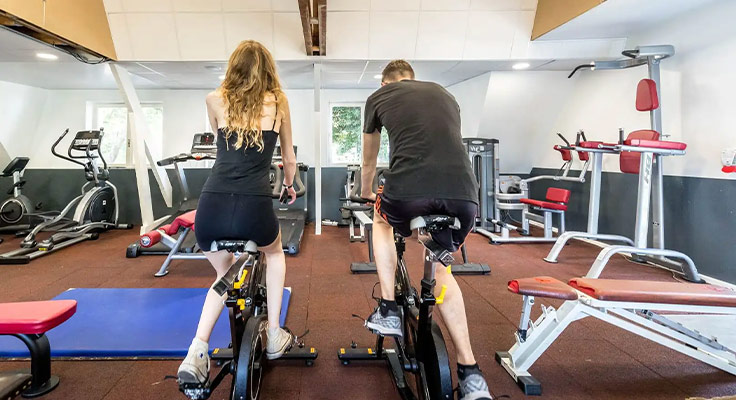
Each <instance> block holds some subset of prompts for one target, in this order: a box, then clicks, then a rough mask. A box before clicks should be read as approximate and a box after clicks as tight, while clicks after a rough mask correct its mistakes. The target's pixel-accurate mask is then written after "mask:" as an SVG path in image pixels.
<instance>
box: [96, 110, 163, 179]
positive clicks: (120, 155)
mask: <svg viewBox="0 0 736 400" xmlns="http://www.w3.org/2000/svg"><path fill="white" fill-rule="evenodd" d="M143 115H144V118H145V119H146V124H147V125H148V129H149V131H150V133H151V135H152V136H153V137H161V135H162V132H163V107H161V106H160V105H147V106H146V105H144V106H143ZM95 122H96V125H95V126H94V127H93V128H94V129H99V128H101V127H102V128H105V136H104V138H103V139H102V149H101V150H102V156H103V157H105V160H106V161H107V162H108V164H110V165H126V164H127V161H128V108H127V107H125V106H123V105H100V106H98V107H97V120H96V121H95Z"/></svg>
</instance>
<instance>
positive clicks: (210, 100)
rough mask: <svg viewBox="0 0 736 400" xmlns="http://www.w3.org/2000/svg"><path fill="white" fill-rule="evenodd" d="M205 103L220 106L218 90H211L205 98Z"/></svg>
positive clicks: (220, 97) (220, 98)
mask: <svg viewBox="0 0 736 400" xmlns="http://www.w3.org/2000/svg"><path fill="white" fill-rule="evenodd" d="M205 101H206V102H207V104H209V105H219V104H222V94H221V93H220V91H219V90H213V91H211V92H209V93H207V96H206V97H205Z"/></svg>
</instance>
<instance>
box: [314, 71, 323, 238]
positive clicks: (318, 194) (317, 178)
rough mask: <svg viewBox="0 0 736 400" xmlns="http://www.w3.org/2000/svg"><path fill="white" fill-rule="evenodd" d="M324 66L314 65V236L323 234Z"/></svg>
mask: <svg viewBox="0 0 736 400" xmlns="http://www.w3.org/2000/svg"><path fill="white" fill-rule="evenodd" d="M321 68H322V65H320V64H317V63H315V64H314V114H313V117H312V123H313V129H314V149H315V152H314V154H315V155H314V158H315V160H314V234H315V235H321V234H322V129H321V127H322V124H321V122H322V117H321V112H320V110H321V108H322V107H321V106H322V103H321V96H320V95H321V92H322V82H321V78H322V74H321Z"/></svg>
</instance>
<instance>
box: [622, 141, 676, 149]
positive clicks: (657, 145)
mask: <svg viewBox="0 0 736 400" xmlns="http://www.w3.org/2000/svg"><path fill="white" fill-rule="evenodd" d="M624 144H625V145H627V146H635V147H651V148H653V149H667V150H685V149H686V148H687V144H686V143H681V142H668V141H665V140H646V139H627V140H626V141H624Z"/></svg>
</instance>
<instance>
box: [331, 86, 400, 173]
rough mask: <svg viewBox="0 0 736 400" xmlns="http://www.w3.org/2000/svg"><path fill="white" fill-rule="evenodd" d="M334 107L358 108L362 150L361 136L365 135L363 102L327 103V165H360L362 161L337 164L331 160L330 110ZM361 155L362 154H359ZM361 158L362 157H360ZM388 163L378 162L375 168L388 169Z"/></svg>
mask: <svg viewBox="0 0 736 400" xmlns="http://www.w3.org/2000/svg"><path fill="white" fill-rule="evenodd" d="M335 107H358V108H360V141H359V142H360V147H361V149H362V148H363V134H364V133H365V129H364V128H365V125H364V124H365V102H360V101H338V102H330V103H329V111H330V112H329V115H328V116H327V119H328V121H329V123H328V131H327V145H328V149H329V153H328V156H327V158H328V160H327V165H328V166H331V167H347V166H348V165H355V164H362V162H363V160H362V159H359V160H357V161H356V162H339V161H335V160H333V159H332V146H333V142H332V128H333V126H332V110H333V109H334V108H335ZM361 154H362V153H361ZM360 157H362V156H360ZM388 164H389V162H388V161H386V162H381V161H380V160H378V164H377V166H379V167H388Z"/></svg>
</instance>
